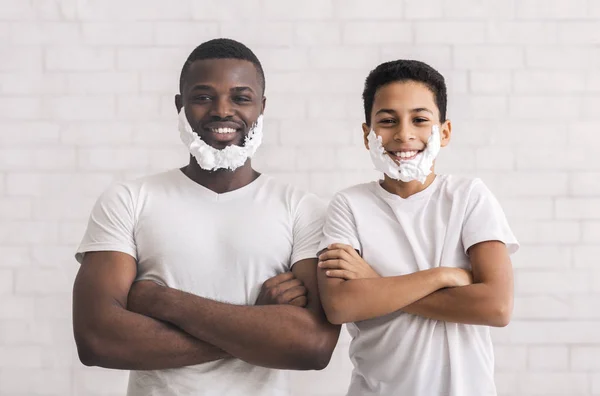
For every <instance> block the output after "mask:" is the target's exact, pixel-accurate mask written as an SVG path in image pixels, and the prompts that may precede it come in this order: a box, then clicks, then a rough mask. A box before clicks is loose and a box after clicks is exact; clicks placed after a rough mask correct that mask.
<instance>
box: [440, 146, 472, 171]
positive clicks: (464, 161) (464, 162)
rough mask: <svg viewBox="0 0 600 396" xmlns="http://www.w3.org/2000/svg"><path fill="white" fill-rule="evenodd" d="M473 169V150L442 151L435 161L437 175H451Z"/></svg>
mask: <svg viewBox="0 0 600 396" xmlns="http://www.w3.org/2000/svg"><path fill="white" fill-rule="evenodd" d="M474 168H475V150H473V149H467V148H460V149H459V148H453V149H448V150H445V149H442V151H440V154H439V155H438V157H437V159H436V161H435V170H436V172H437V173H440V174H444V173H453V172H457V171H464V170H470V169H474Z"/></svg>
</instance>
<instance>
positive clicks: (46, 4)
mask: <svg viewBox="0 0 600 396" xmlns="http://www.w3.org/2000/svg"><path fill="white" fill-rule="evenodd" d="M32 5H33V6H32V8H33V9H34V10H35V17H36V18H37V19H39V20H42V21H59V20H60V19H62V16H61V13H60V8H59V5H58V3H57V2H56V1H55V0H32Z"/></svg>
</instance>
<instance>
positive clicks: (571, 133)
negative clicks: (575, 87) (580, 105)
mask: <svg viewBox="0 0 600 396" xmlns="http://www.w3.org/2000/svg"><path fill="white" fill-rule="evenodd" d="M590 102H591V103H590ZM590 102H588V101H587V100H586V101H585V103H584V110H583V112H584V113H586V115H587V116H588V117H590V116H591V114H594V112H592V113H590V112H588V108H589V109H590V110H591V108H592V105H593V103H594V102H595V103H599V102H600V101H598V100H596V99H594V100H592V101H590ZM594 123H595V121H578V122H574V123H569V125H568V126H567V127H566V129H567V135H568V136H567V145H568V146H571V147H589V146H590V145H596V144H600V137H599V136H598V134H597V133H594V132H595V127H594ZM563 141H564V139H563ZM585 174H586V173H583V172H582V173H581V174H580V173H578V174H575V175H573V176H574V177H575V178H577V177H580V176H581V175H585ZM587 174H590V173H589V172H588V173H587Z"/></svg>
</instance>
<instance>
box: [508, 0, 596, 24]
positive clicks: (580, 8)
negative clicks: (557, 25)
mask: <svg viewBox="0 0 600 396" xmlns="http://www.w3.org/2000/svg"><path fill="white" fill-rule="evenodd" d="M516 11H517V18H519V19H581V18H586V17H589V14H588V10H587V4H586V1H585V0H573V1H562V0H520V1H518V2H517V9H516Z"/></svg>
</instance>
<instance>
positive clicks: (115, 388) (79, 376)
mask: <svg viewBox="0 0 600 396" xmlns="http://www.w3.org/2000/svg"><path fill="white" fill-rule="evenodd" d="M127 380H128V374H127V372H126V371H118V370H104V369H101V368H99V367H83V366H79V367H78V368H77V370H76V372H75V374H74V375H73V381H74V383H73V388H74V394H77V395H87V394H91V393H92V392H93V394H94V395H106V396H108V395H117V394H121V393H122V392H123V391H124V390H125V389H127ZM97 392H100V393H97Z"/></svg>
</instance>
